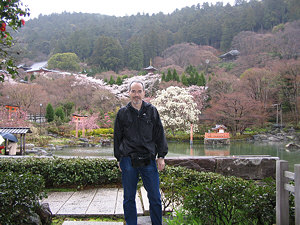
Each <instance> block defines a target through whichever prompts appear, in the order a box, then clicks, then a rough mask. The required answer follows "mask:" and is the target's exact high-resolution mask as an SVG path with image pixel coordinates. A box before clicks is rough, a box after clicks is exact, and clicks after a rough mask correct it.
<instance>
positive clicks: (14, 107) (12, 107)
mask: <svg viewBox="0 0 300 225" xmlns="http://www.w3.org/2000/svg"><path fill="white" fill-rule="evenodd" d="M5 108H7V109H8V119H9V120H10V118H11V113H13V112H17V111H18V110H19V109H20V107H19V106H13V105H5Z"/></svg>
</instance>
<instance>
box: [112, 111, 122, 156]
mask: <svg viewBox="0 0 300 225" xmlns="http://www.w3.org/2000/svg"><path fill="white" fill-rule="evenodd" d="M122 139H123V129H122V127H121V121H120V111H119V112H118V113H117V117H116V119H115V125H114V156H115V157H116V158H117V160H118V161H120V159H121V151H120V144H121V141H122Z"/></svg>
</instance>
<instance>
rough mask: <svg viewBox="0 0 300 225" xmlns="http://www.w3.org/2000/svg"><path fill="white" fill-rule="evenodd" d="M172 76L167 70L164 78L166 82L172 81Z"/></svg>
mask: <svg viewBox="0 0 300 225" xmlns="http://www.w3.org/2000/svg"><path fill="white" fill-rule="evenodd" d="M172 78H173V76H172V72H171V70H170V69H168V73H167V77H166V82H168V81H170V80H172Z"/></svg>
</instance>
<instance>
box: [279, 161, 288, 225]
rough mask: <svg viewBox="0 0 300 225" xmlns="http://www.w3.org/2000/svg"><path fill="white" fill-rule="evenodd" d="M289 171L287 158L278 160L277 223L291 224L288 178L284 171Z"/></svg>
mask: <svg viewBox="0 0 300 225" xmlns="http://www.w3.org/2000/svg"><path fill="white" fill-rule="evenodd" d="M285 171H288V162H287V161H285V160H277V161H276V224H277V225H288V224H289V192H288V191H287V190H285V188H284V186H285V184H286V183H287V180H288V179H287V178H286V177H285V175H284V173H285Z"/></svg>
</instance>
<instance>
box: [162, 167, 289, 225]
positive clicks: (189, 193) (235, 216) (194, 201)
mask: <svg viewBox="0 0 300 225" xmlns="http://www.w3.org/2000/svg"><path fill="white" fill-rule="evenodd" d="M160 179H161V189H162V191H163V193H164V196H165V199H164V201H163V204H164V205H163V207H164V208H166V207H168V206H172V207H173V208H176V207H177V208H178V206H181V207H182V208H183V211H184V212H186V216H188V217H190V218H197V221H198V222H199V224H274V223H275V218H276V211H275V206H276V186H275V181H274V180H272V179H267V180H265V181H264V182H261V183H256V182H255V181H251V180H244V179H242V178H237V177H225V176H223V175H220V174H215V173H206V172H198V171H194V170H191V169H187V168H183V167H168V166H167V167H166V169H165V170H164V171H163V172H162V173H161V175H160ZM291 208H292V205H291Z"/></svg>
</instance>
